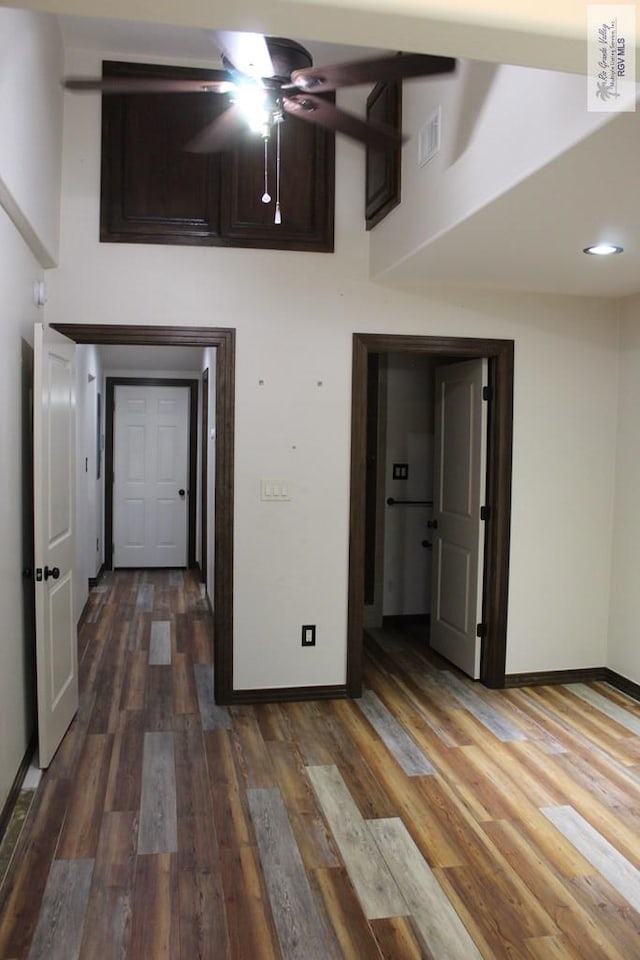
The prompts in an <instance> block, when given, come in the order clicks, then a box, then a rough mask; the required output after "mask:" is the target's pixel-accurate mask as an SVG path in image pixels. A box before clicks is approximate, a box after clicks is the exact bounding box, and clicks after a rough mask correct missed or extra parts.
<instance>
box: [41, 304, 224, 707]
mask: <svg viewBox="0 0 640 960" xmlns="http://www.w3.org/2000/svg"><path fill="white" fill-rule="evenodd" d="M52 326H53V327H54V329H56V330H58V332H59V333H62V334H64V335H65V336H67V337H69V338H70V339H71V340H74V341H75V342H76V343H93V344H101V343H111V344H114V343H117V344H143V345H145V344H149V345H155V344H159V345H165V346H176V347H202V348H203V349H204V348H205V347H216V380H215V384H216V468H215V492H216V495H215V506H214V522H215V528H216V538H215V547H214V558H215V585H214V602H213V619H214V634H215V646H214V664H215V670H214V676H215V697H216V701H217V702H218V703H220V704H225V703H231V700H232V696H233V486H234V483H233V478H234V429H235V362H236V359H235V358H236V332H235V330H234V329H231V328H220V327H171V326H156V325H154V326H129V325H122V324H105V325H102V324H100V325H99V324H96V325H95V326H94V325H92V324H88V323H83V324H73V323H60V324H53V325H52Z"/></svg>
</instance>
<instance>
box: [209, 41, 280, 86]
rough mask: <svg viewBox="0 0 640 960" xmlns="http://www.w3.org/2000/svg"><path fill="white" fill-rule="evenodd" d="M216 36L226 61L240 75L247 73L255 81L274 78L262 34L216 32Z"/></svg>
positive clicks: (267, 49) (269, 56)
mask: <svg viewBox="0 0 640 960" xmlns="http://www.w3.org/2000/svg"><path fill="white" fill-rule="evenodd" d="M214 36H215V38H216V42H217V44H218V46H219V47H220V49H221V50H222V53H223V54H224V57H225V59H226V60H227V61H228V62H229V64H230V65H232V66H233V67H234V68H235V69H236V70H237V71H239V73H246V74H247V76H249V77H254V78H255V79H259V78H260V77H272V76H273V64H272V62H271V55H270V53H269V48H268V46H267V41H266V40H265V38H264V37H263V35H262V34H261V33H237V32H235V31H233V30H216V31H215V34H214Z"/></svg>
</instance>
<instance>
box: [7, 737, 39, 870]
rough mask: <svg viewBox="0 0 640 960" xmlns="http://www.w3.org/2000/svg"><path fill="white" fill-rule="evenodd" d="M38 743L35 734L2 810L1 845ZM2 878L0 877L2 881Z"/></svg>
mask: <svg viewBox="0 0 640 960" xmlns="http://www.w3.org/2000/svg"><path fill="white" fill-rule="evenodd" d="M37 742H38V738H37V734H36V733H34V734H33V735H32V737H31V739H30V740H29V745H28V746H27V750H26V753H25V755H24V757H23V758H22V761H21V763H20V766H19V767H18V772H17V773H16V775H15V778H14V781H13V783H12V784H11V789H10V790H9V793H8V794H7V799H6V800H5V802H4V804H3V807H2V810H0V843H1V842H2V838H3V837H4V835H5V833H6V830H7V827H8V826H9V821H10V820H11V814H12V813H13V810H14V807H15V805H16V803H17V800H18V797H19V796H20V791H21V790H22V784H23V782H24V778H25V776H26V774H27V770H28V769H29V765H30V764H31V758H32V757H33V755H34V753H35V749H36V744H37ZM1 879H2V878H1V877H0V880H1Z"/></svg>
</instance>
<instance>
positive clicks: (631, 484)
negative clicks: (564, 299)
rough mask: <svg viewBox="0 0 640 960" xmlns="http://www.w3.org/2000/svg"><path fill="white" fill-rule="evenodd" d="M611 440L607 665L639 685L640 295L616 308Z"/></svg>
mask: <svg viewBox="0 0 640 960" xmlns="http://www.w3.org/2000/svg"><path fill="white" fill-rule="evenodd" d="M617 440H618V443H617V457H616V499H615V516H614V537H613V559H612V571H611V615H610V619H609V649H608V657H607V666H609V667H611V669H612V670H616V671H617V672H618V673H621V674H622V675H623V676H624V677H628V678H629V679H630V680H634V681H635V682H636V683H640V643H639V642H638V625H639V623H640V591H639V590H638V583H639V577H640V563H639V561H638V543H640V509H639V505H638V494H639V491H640V296H636V297H631V298H629V299H628V300H625V301H623V302H622V304H621V316H620V387H619V397H618V431H617Z"/></svg>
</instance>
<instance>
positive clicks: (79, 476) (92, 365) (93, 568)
mask: <svg viewBox="0 0 640 960" xmlns="http://www.w3.org/2000/svg"><path fill="white" fill-rule="evenodd" d="M75 362H76V410H77V417H76V563H75V583H74V588H75V590H74V595H75V607H76V610H75V613H76V621H77V620H78V619H79V618H80V614H81V613H82V610H83V607H84V605H85V603H86V602H87V597H88V596H89V579H91V578H93V577H95V576H96V575H97V573H98V571H99V570H100V567H101V566H102V561H103V559H104V544H103V542H102V541H103V536H102V490H103V476H104V472H103V471H104V456H102V457H101V467H102V469H101V476H100V479H98V476H97V473H98V469H97V467H98V465H97V458H98V445H97V436H96V434H97V395H98V393H100V394H101V395H102V432H104V399H105V398H104V390H103V387H102V365H101V362H100V355H99V352H98V349H97V348H96V347H94V346H92V345H90V344H86V345H78V346H77V347H76V358H75Z"/></svg>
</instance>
